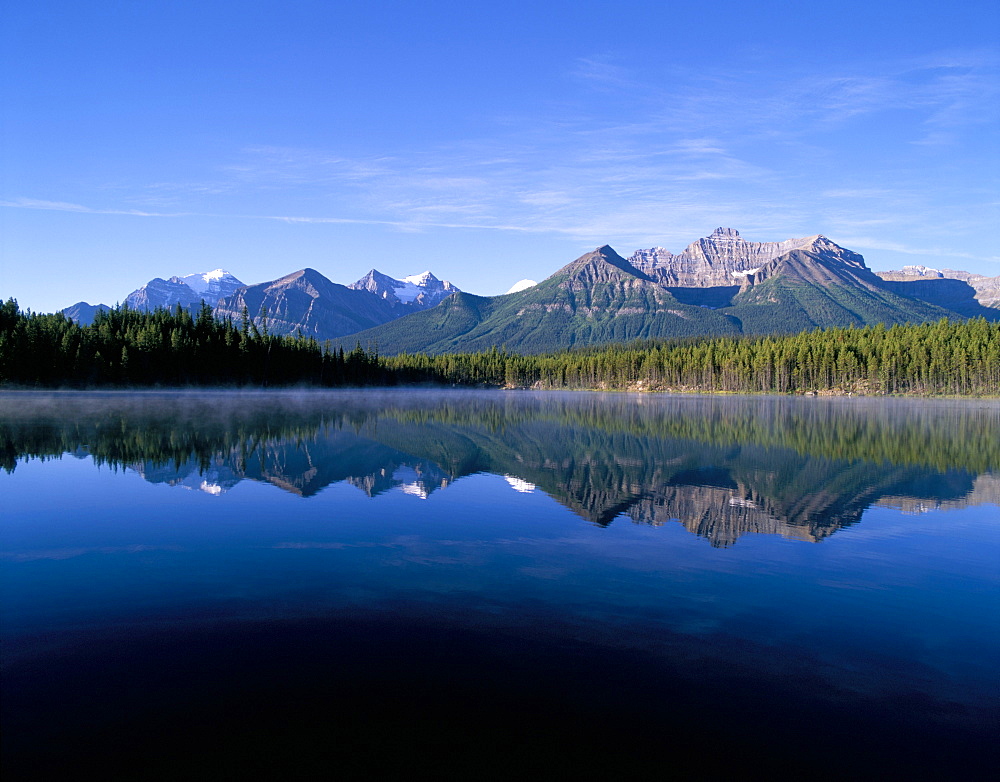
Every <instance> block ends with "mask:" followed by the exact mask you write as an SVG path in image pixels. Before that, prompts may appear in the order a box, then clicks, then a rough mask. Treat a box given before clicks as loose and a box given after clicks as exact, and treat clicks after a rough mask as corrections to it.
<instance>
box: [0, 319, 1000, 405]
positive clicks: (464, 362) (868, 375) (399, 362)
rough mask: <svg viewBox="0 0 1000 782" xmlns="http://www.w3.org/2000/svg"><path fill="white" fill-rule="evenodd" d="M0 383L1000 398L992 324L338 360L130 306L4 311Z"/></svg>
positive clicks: (255, 331) (289, 343) (329, 352)
mask: <svg viewBox="0 0 1000 782" xmlns="http://www.w3.org/2000/svg"><path fill="white" fill-rule="evenodd" d="M0 383H4V384H10V385H23V386H43V387H46V386H47V387H52V386H71V387H74V386H75V387H83V386H128V385H136V386H146V385H163V386H184V385H255V386H261V385H265V386H280V385H297V384H306V385H315V386H344V385H349V386H353V385H401V384H411V383H436V384H445V385H463V386H490V387H532V388H544V389H558V388H607V389H645V390H693V391H729V392H744V393H779V394H781V393H795V392H809V391H816V392H841V393H847V392H853V393H864V394H874V393H879V394H959V395H996V394H998V393H1000V323H990V322H987V321H986V320H984V319H982V318H976V319H973V320H970V321H967V322H961V323H959V322H952V321H948V320H944V319H942V320H940V321H938V322H936V323H924V324H919V325H903V326H893V327H891V328H886V327H884V326H881V325H879V326H867V327H864V328H834V329H826V330H816V331H811V332H802V333H800V334H795V335H790V336H771V337H755V338H738V337H719V338H715V339H699V340H690V341H686V342H679V343H678V342H675V343H670V342H665V341H647V342H637V343H631V344H628V345H606V346H599V347H591V348H586V349H582V350H571V351H564V352H560V353H553V354H547V355H539V356H522V355H519V354H516V353H511V352H508V351H506V350H504V349H498V348H493V349H492V350H489V351H484V352H479V353H456V354H447V355H440V356H428V355H425V354H404V355H399V356H391V357H380V356H379V355H378V352H377V350H375V349H371V348H370V349H369V350H367V351H366V350H365V349H363V348H362V347H361V346H360V345H358V346H356V347H355V348H354V349H353V350H351V351H350V352H348V353H346V354H345V352H344V350H343V349H342V348H338V349H336V350H334V349H331V348H330V346H329V345H321V344H320V343H318V342H317V341H316V340H315V339H314V338H312V337H309V338H305V337H301V336H295V337H290V336H276V335H274V334H270V333H268V329H267V322H266V319H262V320H261V321H260V325H259V326H258V325H256V324H255V323H254V321H253V320H252V319H251V318H250V317H249V316H248V315H247V314H246V313H244V316H243V318H242V322H241V323H239V324H234V323H232V322H231V321H228V320H224V321H220V320H216V319H215V318H214V317H213V316H212V311H211V308H210V307H208V306H203V307H202V309H201V311H200V312H199V313H198V314H197V315H194V316H193V315H191V313H189V312H188V311H186V310H184V309H182V308H180V307H178V308H177V309H175V310H173V311H168V310H162V309H161V310H154V311H152V312H145V311H136V310H130V309H127V308H122V309H119V310H111V311H108V312H101V313H98V315H97V317H96V318H95V320H94V322H93V323H92V324H91V325H89V326H79V325H78V324H76V323H74V322H73V321H71V320H69V319H68V318H66V317H65V316H63V315H61V314H55V315H40V314H34V313H31V312H26V313H25V312H21V311H20V310H19V309H18V306H17V303H16V302H15V301H14V300H13V299H10V300H8V301H7V302H6V303H5V304H3V305H0Z"/></svg>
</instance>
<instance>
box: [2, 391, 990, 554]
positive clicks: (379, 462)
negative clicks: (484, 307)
mask: <svg viewBox="0 0 1000 782" xmlns="http://www.w3.org/2000/svg"><path fill="white" fill-rule="evenodd" d="M179 399H180V400H183V401H178V400H179ZM192 399H194V400H195V402H192ZM200 399H203V397H198V396H195V397H178V398H173V397H170V396H169V395H163V398H162V399H160V398H158V399H157V404H156V405H154V406H150V405H148V404H147V405H146V406H145V407H143V408H140V409H135V408H133V407H130V406H129V404H128V403H127V402H126V401H125V400H123V399H122V398H119V397H115V396H114V395H111V396H110V399H105V401H104V402H103V403H102V404H101V405H98V406H97V407H95V408H94V409H93V410H91V409H89V408H88V409H87V410H86V411H83V410H81V411H76V412H75V413H71V414H68V415H63V416H59V417H55V416H53V415H52V414H51V413H49V414H48V415H46V416H41V417H35V418H32V417H31V416H30V415H28V414H26V413H24V412H23V411H22V410H20V409H19V412H18V414H17V415H13V416H12V415H10V414H9V413H8V412H6V411H4V410H3V409H0V436H3V438H4V441H3V442H2V443H0V445H2V447H3V451H2V453H4V454H6V455H7V456H6V457H5V458H6V459H7V461H6V464H7V467H8V469H13V467H14V465H15V464H16V460H17V458H19V457H23V456H24V455H28V456H42V457H44V456H45V455H48V454H61V453H75V454H78V455H79V454H82V453H90V454H91V455H92V456H93V458H94V460H95V461H96V462H97V463H104V462H107V463H111V464H115V465H128V466H130V467H132V468H133V469H135V470H137V471H138V472H139V473H140V474H141V475H142V476H143V477H144V478H145V479H146V480H149V481H151V482H156V483H168V484H171V485H175V486H184V487H188V488H192V489H200V490H202V491H207V492H209V493H213V494H221V493H223V492H225V491H226V490H228V489H229V488H231V487H233V486H235V485H236V484H237V483H238V482H239V481H241V480H244V479H246V480H253V481H261V482H267V483H271V484H273V485H275V486H278V487H279V488H281V489H284V490H286V491H290V492H294V493H295V494H298V495H300V496H302V497H311V496H313V495H315V494H317V493H319V492H320V491H321V490H322V489H323V488H325V487H326V486H329V485H331V484H335V483H340V482H347V483H350V484H351V485H354V486H356V487H358V488H360V489H361V490H363V491H364V492H365V493H366V494H368V495H369V496H375V495H378V494H380V493H383V492H385V491H389V490H391V489H397V490H400V491H403V492H405V493H407V494H411V495H414V496H416V497H422V498H426V497H427V496H428V495H429V494H430V493H432V492H433V491H435V490H436V489H438V488H444V487H446V486H448V485H449V484H450V483H451V482H452V481H454V480H456V479H459V478H461V477H463V476H466V475H471V474H474V473H483V472H485V473H492V474H495V475H499V476H504V478H505V479H506V480H507V481H508V483H509V484H510V485H511V487H512V490H515V491H530V490H532V489H534V488H535V487H537V488H538V489H540V490H542V491H544V492H546V493H547V494H549V495H550V496H552V497H553V498H555V499H556V500H557V501H559V502H560V503H562V504H563V505H565V506H566V507H568V508H570V509H571V510H573V511H574V512H575V513H577V514H579V515H580V516H581V517H583V518H585V519H587V520H588V521H591V522H593V523H596V524H601V525H607V524H610V523H611V522H612V521H614V520H615V519H617V518H620V517H623V516H624V517H627V518H630V519H631V520H632V521H634V522H637V523H643V524H650V525H661V524H664V523H666V522H668V521H679V522H680V523H681V524H683V525H684V526H685V527H686V528H687V529H688V530H690V531H691V532H693V533H695V534H697V535H700V536H702V537H705V538H707V539H708V540H709V541H711V542H712V544H713V545H716V546H727V545H731V544H732V543H734V542H735V541H736V540H737V539H738V538H739V537H740V536H741V535H744V534H748V533H765V534H779V535H783V536H785V537H788V538H792V539H798V540H810V541H818V540H822V539H823V538H825V537H827V536H829V535H831V534H832V533H834V532H835V531H836V530H838V529H841V528H843V527H845V526H848V525H851V524H855V523H857V522H858V521H859V520H860V518H861V517H862V514H863V513H864V511H865V510H866V509H867V508H869V507H870V506H872V505H874V504H880V505H886V506H891V507H896V508H901V509H903V510H905V511H910V512H919V511H920V510H924V509H929V508H949V507H963V506H965V505H973V504H979V503H983V502H994V503H996V502H998V501H1000V477H998V476H1000V405H996V404H995V403H980V402H976V403H968V404H964V405H933V404H926V403H919V402H895V401H893V400H880V401H870V402H866V403H862V402H860V401H859V402H858V403H857V404H851V403H847V404H845V403H844V401H843V400H841V401H840V402H834V401H830V402H829V403H827V402H826V401H825V400H801V399H799V400H794V399H790V400H782V399H773V398H762V399H704V398H688V399H677V398H671V397H662V398H660V397H628V396H622V395H619V396H613V397H598V396H595V395H579V396H574V395H558V394H555V395H548V396H540V395H532V394H524V395H520V394H515V395H510V394H508V395H503V394H480V395H475V394H462V393H456V394H446V395H437V396H429V395H422V394H420V393H414V392H398V393H390V394H386V395H384V396H378V395H376V396H375V397H374V398H373V397H372V396H371V395H365V397H352V396H350V395H347V394H325V395H323V394H317V395H314V396H311V397H309V398H307V399H306V400H305V401H303V400H302V399H300V398H295V399H291V398H288V397H285V396H283V395H280V394H276V395H264V396H259V397H254V398H253V399H252V400H251V402H252V404H249V403H248V404H245V405H243V406H242V407H241V408H238V409H234V408H227V409H226V410H225V412H224V413H222V414H220V413H218V407H217V405H215V406H213V400H212V398H211V395H208V401H205V402H204V403H198V402H197V400H200ZM214 402H217V399H215V400H214Z"/></svg>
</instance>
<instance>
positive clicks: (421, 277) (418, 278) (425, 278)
mask: <svg viewBox="0 0 1000 782" xmlns="http://www.w3.org/2000/svg"><path fill="white" fill-rule="evenodd" d="M434 279H437V278H436V277H435V276H434V275H433V274H431V273H430V272H429V271H426V272H420V274H411V275H410V276H409V277H404V278H403V282H409V283H411V284H413V285H426V284H427V283H428V282H430V281H431V280H434Z"/></svg>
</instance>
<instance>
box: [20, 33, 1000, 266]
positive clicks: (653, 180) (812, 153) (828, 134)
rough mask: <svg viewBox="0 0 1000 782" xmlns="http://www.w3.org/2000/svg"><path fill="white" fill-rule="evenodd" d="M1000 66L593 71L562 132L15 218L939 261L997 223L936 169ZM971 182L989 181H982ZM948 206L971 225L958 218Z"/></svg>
mask: <svg viewBox="0 0 1000 782" xmlns="http://www.w3.org/2000/svg"><path fill="white" fill-rule="evenodd" d="M998 62H1000V60H998V58H997V57H996V56H995V54H994V53H989V52H987V53H976V52H971V53H944V54H938V55H928V56H927V57H925V58H924V59H922V60H920V61H908V62H884V63H881V64H880V63H875V64H874V65H873V64H871V63H870V62H869V63H867V64H866V70H865V71H863V72H862V71H860V70H858V71H855V70H853V66H851V65H845V67H844V69H843V71H842V72H840V73H829V72H823V73H819V72H813V73H810V72H808V71H807V70H805V68H806V67H807V66H799V70H798V71H796V70H794V69H792V68H790V69H789V71H788V73H787V74H783V75H781V76H780V77H779V78H777V79H775V78H774V75H773V73H772V74H770V75H769V78H767V79H763V78H758V77H759V74H757V73H754V72H752V71H749V70H748V71H744V72H738V73H737V72H725V71H721V70H720V71H718V72H714V73H713V72H704V71H703V72H699V73H694V72H691V71H686V70H685V69H684V68H683V67H674V68H673V69H672V70H671V71H670V72H669V73H666V74H663V73H660V74H657V75H656V76H653V75H650V74H648V73H644V72H643V71H642V66H641V63H640V64H637V65H634V66H633V65H631V64H630V65H629V66H625V65H622V64H618V63H616V62H613V61H611V60H608V59H602V58H601V57H589V58H584V59H581V60H578V61H576V62H575V63H573V64H572V67H571V68H570V69H569V75H570V79H571V82H572V84H573V85H576V89H577V92H573V91H572V90H570V91H568V92H569V94H568V95H566V96H560V99H559V100H558V101H554V102H553V103H552V105H551V107H550V109H549V113H548V114H547V115H544V114H543V115H542V116H539V115H538V114H537V113H536V114H532V115H531V116H525V117H517V116H506V117H503V118H501V119H502V121H501V119H498V121H497V123H496V125H495V126H494V130H493V133H492V134H489V133H488V134H485V135H482V136H480V137H478V138H467V139H460V140H452V141H451V142H448V143H444V142H441V143H438V144H436V145H434V146H430V145H427V146H422V147H417V148H397V149H393V150H391V152H389V153H386V152H385V151H381V150H380V151H379V153H378V154H368V155H365V154H359V153H353V154H347V153H345V152H343V151H342V150H338V149H307V148H297V147H283V146H279V145H257V146H248V147H245V148H244V149H242V150H239V151H238V152H235V153H234V155H233V157H232V158H231V159H230V160H228V161H225V162H223V163H222V164H220V165H219V166H218V167H217V168H216V169H215V170H214V171H210V172H206V177H205V178H204V180H203V181H180V182H169V181H158V182H155V183H151V184H149V185H147V186H146V187H145V188H141V189H139V188H135V189H132V190H130V191H129V192H128V193H127V194H126V196H127V198H125V197H123V198H125V200H127V202H128V204H129V206H130V207H132V206H134V207H135V208H125V207H123V208H110V209H109V208H91V207H87V206H83V205H81V204H75V203H66V202H62V201H56V200H53V201H44V200H39V199H29V198H20V199H15V200H13V201H4V202H0V205H2V206H7V207H14V208H21V209H46V210H56V211H67V212H81V213H92V214H115V215H134V216H142V217H177V216H182V215H191V216H202V217H208V216H215V217H225V218H246V219H262V220H274V221H283V222H286V223H302V224H309V223H312V224H324V223H326V224H357V225H379V226H386V227H389V228H392V229H395V230H400V231H420V230H430V229H440V228H447V229H475V230H497V231H519V232H533V233H548V234H552V235H556V236H563V237H568V238H571V239H573V240H578V241H588V242H595V243H604V242H606V241H610V242H613V243H615V244H616V245H619V244H620V245H623V246H624V247H625V248H634V247H638V246H650V245H651V244H660V243H669V242H674V241H676V242H677V243H678V245H677V249H679V247H680V246H683V244H686V243H687V241H689V240H690V239H691V238H692V236H694V235H697V232H700V231H703V230H709V229H711V228H713V227H715V226H716V225H732V226H734V227H738V228H740V229H741V230H742V231H743V232H744V233H745V234H750V233H751V232H757V235H758V237H759V238H762V239H773V238H786V237H787V236H791V235H800V234H802V233H804V232H815V231H817V230H818V231H822V232H824V233H828V234H829V235H834V234H837V236H836V237H835V238H836V239H837V240H838V241H841V242H844V243H846V242H847V238H846V237H847V236H848V235H850V234H857V233H859V230H866V231H867V229H870V230H871V231H874V230H875V228H876V227H878V228H879V229H880V230H881V229H883V228H884V229H885V232H886V234H887V235H891V234H893V233H895V234H896V235H908V236H911V237H912V236H915V235H919V236H920V239H921V241H924V240H926V241H927V244H928V246H931V245H933V246H935V247H940V246H945V245H946V244H947V243H948V239H947V236H948V234H949V233H950V234H951V235H954V236H957V235H960V234H962V233H968V232H969V231H971V230H974V229H975V227H976V224H977V223H979V224H980V225H981V224H982V223H984V222H988V219H987V218H988V215H989V214H990V213H991V210H992V213H993V214H995V212H996V206H995V205H993V206H991V205H990V204H989V201H990V199H989V198H987V197H986V196H985V195H983V196H982V197H980V198H979V201H978V203H977V204H975V205H973V206H971V207H970V203H971V202H972V200H973V199H975V198H976V197H977V196H976V185H975V184H974V183H967V182H965V181H964V180H963V181H961V182H959V183H958V184H957V185H955V186H954V188H958V187H961V188H962V192H961V193H959V192H958V191H957V190H956V189H954V188H953V190H952V191H951V192H948V188H947V184H942V182H941V181H940V179H939V180H936V181H933V182H931V180H928V179H925V178H924V172H925V170H926V169H927V168H928V167H933V165H934V163H935V160H936V158H935V157H934V155H935V154H936V153H935V147H939V146H942V145H948V146H953V145H956V144H960V143H962V140H963V139H968V138H970V137H974V136H975V133H972V134H970V132H969V131H970V129H971V130H973V131H976V133H978V132H979V131H980V130H981V126H982V123H983V122H984V121H986V120H988V119H989V118H991V117H995V116H996V109H995V108H990V104H991V103H992V104H993V106H996V105H1000V77H998V72H1000V71H998ZM762 67H763V66H762ZM595 95H596V96H598V98H595V97H594V96H595ZM994 99H996V100H994ZM900 113H902V114H904V115H905V116H906V117H907V119H906V120H905V121H903V122H901V123H900V124H899V125H898V127H899V128H900V130H899V134H898V139H894V143H893V146H892V147H887V148H886V149H885V152H886V154H885V157H886V158H887V161H886V162H882V160H881V159H880V158H879V157H878V156H875V155H872V154H871V153H870V151H868V150H867V149H866V145H865V138H866V137H865V135H864V134H865V133H866V132H868V131H867V130H866V128H867V127H868V126H867V125H866V124H865V121H866V120H867V119H869V118H879V117H881V116H887V117H888V116H892V117H896V116H897V115H899V114H900ZM859 128H860V129H861V130H858V129H859ZM859 134H860V135H859ZM896 141H898V143H895V142H896ZM879 143H882V141H879ZM915 156H916V157H915ZM948 160H950V161H954V160H955V158H948ZM947 165H954V163H953V162H951V163H948V164H947ZM969 178H971V179H975V180H976V181H980V180H979V179H976V172H975V171H972V172H970V174H969ZM980 179H981V178H980ZM956 181H957V180H956ZM981 184H982V183H981V182H980V189H982V187H981ZM984 192H985V191H984ZM949 199H950V201H951V202H952V203H954V204H958V205H959V206H956V207H954V208H952V207H949V205H948V204H947V203H945V202H946V201H948V200H949ZM248 205H252V206H253V207H256V208H255V209H254V208H248ZM169 207H176V209H177V211H168V208H169ZM949 209H950V211H949ZM929 215H933V220H931V219H928V216H929ZM904 228H905V229H906V230H905V231H904V230H903V229H904ZM935 232H936V234H935ZM861 240H865V241H867V242H868V243H867V244H861V243H860V242H861ZM873 242H874V240H871V239H870V238H869V239H865V237H863V236H862V237H859V239H858V246H859V247H866V248H869V249H885V250H887V251H889V250H891V251H898V252H910V253H912V254H921V255H938V254H942V251H939V250H937V249H934V250H919V251H917V250H905V249H899V248H898V247H895V246H893V247H890V246H889V245H890V244H892V243H891V242H882V243H879V244H876V243H873ZM946 254H947V255H949V256H951V257H969V258H970V259H973V258H974V259H976V260H993V259H992V258H986V257H985V256H983V255H981V254H975V253H969V254H968V255H966V256H963V255H962V254H961V253H946Z"/></svg>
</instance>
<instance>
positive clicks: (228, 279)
mask: <svg viewBox="0 0 1000 782" xmlns="http://www.w3.org/2000/svg"><path fill="white" fill-rule="evenodd" d="M242 287H243V283H242V282H240V281H239V280H238V279H236V277H234V276H233V275H232V274H230V273H229V272H227V271H226V270H225V269H215V270H214V271H210V272H204V273H201V274H188V275H187V276H185V277H176V276H175V277H171V278H170V279H168V280H164V279H163V278H161V277H157V278H155V279H152V280H150V281H149V282H147V283H146V284H145V285H143V286H142V287H141V288H139V289H137V290H134V291H132V292H131V293H130V294H129V295H128V296H126V297H125V304H127V305H128V306H129V307H130V308H131V309H134V310H152V309H156V308H157V307H164V308H166V309H173V308H174V307H176V306H177V305H178V304H180V305H181V306H182V307H184V308H185V309H189V308H190V309H194V308H197V307H199V306H201V302H202V301H204V302H205V303H206V304H208V305H209V306H210V307H214V306H215V305H216V304H217V303H218V301H219V299H221V298H224V297H225V296H231V295H233V294H234V293H235V292H236V291H237V290H238V289H239V288H242Z"/></svg>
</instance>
